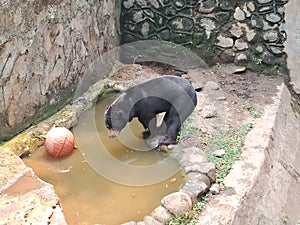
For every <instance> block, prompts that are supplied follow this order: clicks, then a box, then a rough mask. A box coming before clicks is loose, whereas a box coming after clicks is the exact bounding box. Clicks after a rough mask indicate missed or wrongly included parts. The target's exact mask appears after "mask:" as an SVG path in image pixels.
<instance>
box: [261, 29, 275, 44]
mask: <svg viewBox="0 0 300 225" xmlns="http://www.w3.org/2000/svg"><path fill="white" fill-rule="evenodd" d="M278 36H279V35H278V32H277V31H276V30H268V31H266V32H265V33H264V34H263V39H264V40H265V41H267V42H275V41H277V40H278Z"/></svg>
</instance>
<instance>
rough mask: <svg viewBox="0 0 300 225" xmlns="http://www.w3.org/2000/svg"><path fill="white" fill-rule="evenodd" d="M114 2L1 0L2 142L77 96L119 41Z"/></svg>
mask: <svg viewBox="0 0 300 225" xmlns="http://www.w3.org/2000/svg"><path fill="white" fill-rule="evenodd" d="M115 14H116V10H115V1H113V0H107V1H97V0H94V1H66V0H60V1H58V0H55V1H29V2H28V1H26V2H24V1H20V0H16V1H11V0H1V1H0V23H1V25H0V124H1V126H0V141H1V140H5V139H8V138H9V137H11V136H12V135H14V134H16V133H17V132H19V131H20V130H22V129H24V128H25V127H27V126H29V125H31V124H32V123H33V122H34V121H35V120H36V119H37V118H44V117H46V116H47V115H49V114H51V113H53V112H55V111H56V110H57V108H60V107H61V106H62V105H64V104H65V103H66V102H68V101H69V97H71V96H72V93H73V92H74V89H75V88H76V85H77V82H78V79H79V78H80V77H81V76H82V74H83V73H84V72H85V71H86V69H87V68H88V66H89V64H90V63H91V62H92V61H93V60H95V59H97V58H98V57H99V56H100V55H101V54H103V52H105V51H107V50H109V49H111V48H113V47H114V46H115V45H116V26H115V19H116V16H115Z"/></svg>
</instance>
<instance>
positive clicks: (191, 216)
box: [167, 195, 207, 225]
mask: <svg viewBox="0 0 300 225" xmlns="http://www.w3.org/2000/svg"><path fill="white" fill-rule="evenodd" d="M206 202H207V195H205V196H203V197H202V199H201V201H199V202H197V203H196V204H195V205H194V207H193V209H192V210H191V211H187V212H184V213H181V214H177V215H175V216H174V217H173V218H171V219H170V220H169V221H168V222H167V225H195V224H196V223H197V220H198V216H199V214H200V212H201V211H202V209H203V207H204V205H205V204H206Z"/></svg>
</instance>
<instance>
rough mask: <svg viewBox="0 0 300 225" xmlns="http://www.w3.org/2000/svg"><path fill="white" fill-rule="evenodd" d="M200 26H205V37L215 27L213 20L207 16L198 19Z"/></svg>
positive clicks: (208, 35)
mask: <svg viewBox="0 0 300 225" xmlns="http://www.w3.org/2000/svg"><path fill="white" fill-rule="evenodd" d="M200 23H201V26H202V27H204V28H205V32H206V35H207V38H209V37H210V33H211V32H212V31H213V30H214V29H216V25H215V22H214V21H213V20H211V19H209V18H201V20H200Z"/></svg>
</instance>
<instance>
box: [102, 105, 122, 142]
mask: <svg viewBox="0 0 300 225" xmlns="http://www.w3.org/2000/svg"><path fill="white" fill-rule="evenodd" d="M123 117H124V113H123V112H122V111H120V110H114V109H113V106H112V105H109V106H107V107H106V110H105V113H104V119H105V126H106V128H107V130H108V137H109V138H115V137H117V136H118V135H119V134H120V131H121V130H122V129H123V128H124V127H125V125H126V123H127V120H126V119H125V118H123Z"/></svg>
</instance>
